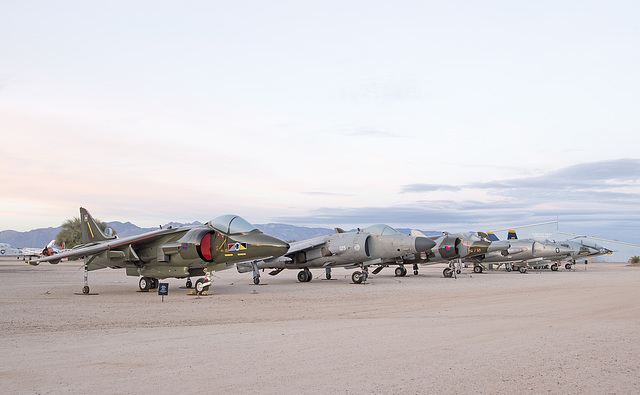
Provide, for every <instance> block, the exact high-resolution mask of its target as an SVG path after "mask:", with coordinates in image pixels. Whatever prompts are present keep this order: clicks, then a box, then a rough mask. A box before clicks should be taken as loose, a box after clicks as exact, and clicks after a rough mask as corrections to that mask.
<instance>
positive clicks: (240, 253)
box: [238, 252, 247, 256]
mask: <svg viewBox="0 0 640 395" xmlns="http://www.w3.org/2000/svg"><path fill="white" fill-rule="evenodd" d="M241 255H247V253H246V252H239V253H238V256H241Z"/></svg>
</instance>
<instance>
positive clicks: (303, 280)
mask: <svg viewBox="0 0 640 395" xmlns="http://www.w3.org/2000/svg"><path fill="white" fill-rule="evenodd" d="M298 281H300V282H301V283H306V282H307V272H305V271H304V270H300V271H299V272H298Z"/></svg>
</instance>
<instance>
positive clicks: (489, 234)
mask: <svg viewBox="0 0 640 395" xmlns="http://www.w3.org/2000/svg"><path fill="white" fill-rule="evenodd" d="M487 237H488V238H489V240H491V241H500V239H498V236H496V234H495V233H493V232H487Z"/></svg>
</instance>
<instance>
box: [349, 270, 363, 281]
mask: <svg viewBox="0 0 640 395" xmlns="http://www.w3.org/2000/svg"><path fill="white" fill-rule="evenodd" d="M363 278H364V276H363V273H362V272H361V271H357V272H353V274H352V275H351V281H353V283H354V284H360V283H362V280H363Z"/></svg>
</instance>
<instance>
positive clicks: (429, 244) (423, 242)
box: [416, 237, 436, 252]
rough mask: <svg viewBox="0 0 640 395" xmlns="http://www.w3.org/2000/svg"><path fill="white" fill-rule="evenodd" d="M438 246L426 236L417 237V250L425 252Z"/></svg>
mask: <svg viewBox="0 0 640 395" xmlns="http://www.w3.org/2000/svg"><path fill="white" fill-rule="evenodd" d="M435 246H436V243H435V241H433V240H431V239H428V238H426V237H416V251H418V252H425V251H429V250H430V249H432V248H433V247H435Z"/></svg>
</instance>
